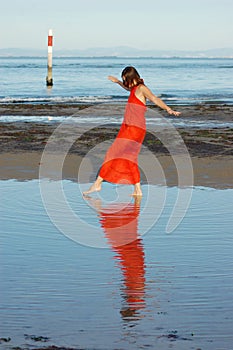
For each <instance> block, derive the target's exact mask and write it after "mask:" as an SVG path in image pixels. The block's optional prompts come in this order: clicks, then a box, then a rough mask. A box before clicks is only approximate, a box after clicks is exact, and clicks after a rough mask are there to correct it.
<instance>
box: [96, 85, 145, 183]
mask: <svg viewBox="0 0 233 350" xmlns="http://www.w3.org/2000/svg"><path fill="white" fill-rule="evenodd" d="M136 90H137V86H134V87H133V88H132V90H131V91H130V96H129V99H128V102H127V105H126V108H125V114H124V120H123V123H122V125H121V128H120V130H119V133H118V135H117V137H116V139H115V141H114V142H113V144H112V145H111V147H110V148H109V150H108V151H107V153H106V156H105V159H104V163H103V165H102V167H101V169H100V172H99V176H101V177H102V178H103V179H104V180H105V181H108V182H112V183H116V184H133V185H134V184H136V183H138V182H140V172H139V169H138V154H139V152H140V149H141V145H142V142H143V140H144V137H145V133H146V122H145V111H146V106H145V104H144V103H143V102H142V101H140V100H139V99H138V98H137V97H136V96H135V92H136Z"/></svg>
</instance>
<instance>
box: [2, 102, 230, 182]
mask: <svg viewBox="0 0 233 350" xmlns="http://www.w3.org/2000/svg"><path fill="white" fill-rule="evenodd" d="M87 107H89V105H78V106H77V105H60V104H57V105H48V104H46V105H43V104H40V105H28V104H11V105H7V104H5V105H1V106H0V115H2V116H4V115H17V116H21V115H22V116H25V115H29V116H59V115H63V116H71V115H74V114H75V113H77V112H78V111H80V110H84V109H85V108H87ZM112 108H113V109H114V111H116V110H117V108H118V107H117V106H115V107H112ZM175 108H176V109H178V110H180V111H181V112H182V117H185V118H189V119H192V118H194V117H195V119H197V118H200V120H201V119H205V120H212V121H214V120H216V121H222V122H229V121H230V122H231V121H233V106H227V105H197V106H176V107H175ZM102 112H103V109H102V110H101V113H102ZM164 115H165V114H164ZM58 125H59V124H58V123H51V124H49V123H47V124H46V123H43V122H42V123H40V122H19V121H18V122H12V123H6V122H5V123H0V142H1V149H0V166H1V173H0V179H12V178H13V179H19V180H29V179H36V178H38V173H39V166H40V159H41V155H42V153H43V150H44V147H45V145H46V143H47V141H48V139H49V137H50V136H51V134H52V133H53V131H54V130H55V129H56V128H57V126H58ZM118 130H119V125H114V126H111V125H105V126H98V127H94V128H92V129H91V130H89V131H88V132H83V133H82V126H80V127H79V134H80V135H81V137H78V138H77V140H76V141H75V142H74V144H73V146H72V147H71V149H70V150H69V153H68V155H67V157H66V160H65V163H64V167H63V178H64V179H72V180H77V173H78V169H79V165H80V164H81V162H82V159H83V158H84V157H85V156H86V154H87V153H88V152H89V151H90V150H91V149H92V148H93V147H94V146H96V145H97V144H99V143H101V142H104V141H108V140H112V139H114V138H115V136H116V135H117V132H118ZM83 131H85V129H83ZM177 131H178V132H179V134H180V135H181V137H182V139H183V140H184V143H185V145H186V146H187V149H188V152H189V155H190V156H191V159H192V164H193V169H194V185H196V186H207V187H208V186H209V187H218V188H231V187H233V178H232V172H233V129H231V128H230V127H222V128H214V127H212V128H205V129H203V128H201V129H198V128H195V127H192V128H191V127H185V128H184V127H182V128H177ZM143 145H144V146H145V148H146V149H148V150H149V151H150V152H152V153H153V154H154V155H156V158H157V159H158V161H159V162H160V164H161V166H162V168H163V169H164V172H165V175H166V180H167V184H168V185H169V186H174V185H177V175H176V169H175V167H174V164H173V160H172V158H171V156H170V155H169V152H168V150H167V149H166V148H165V147H164V146H163V144H162V143H161V142H160V141H159V140H158V139H156V138H155V137H152V135H151V134H150V133H149V132H148V133H147V135H146V137H145V140H144V143H143ZM146 157H147V155H146V154H145V152H143V149H142V151H141V153H140V158H139V160H140V161H141V162H142V163H144V162H147V158H146ZM98 162H99V164H98ZM100 164H101V160H100V159H98V158H97V159H96V164H95V166H96V167H97V168H98V166H99V165H100ZM150 181H151V182H152V183H153V184H160V183H161V181H162V179H160V178H155V179H154V180H150ZM142 182H147V179H145V178H143V176H142Z"/></svg>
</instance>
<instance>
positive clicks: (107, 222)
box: [88, 198, 145, 320]
mask: <svg viewBox="0 0 233 350" xmlns="http://www.w3.org/2000/svg"><path fill="white" fill-rule="evenodd" d="M88 199H89V200H90V201H91V203H92V205H93V207H94V208H95V209H96V210H97V212H98V215H99V220H100V224H101V227H102V229H103V231H104V234H105V237H106V238H107V240H108V243H109V245H110V247H111V249H112V250H113V251H114V252H115V253H116V255H115V259H116V261H117V263H118V264H117V265H118V266H120V268H121V271H122V275H123V287H122V296H123V299H124V301H125V303H124V305H123V307H122V309H121V315H122V318H123V319H124V320H135V319H139V318H141V317H142V316H141V315H140V310H141V309H143V308H144V307H145V299H144V294H145V257H144V250H143V244H142V240H141V238H140V237H139V236H138V217H139V214H140V199H138V198H135V199H134V203H111V204H110V205H108V206H106V207H103V206H102V203H101V200H99V199H93V198H88Z"/></svg>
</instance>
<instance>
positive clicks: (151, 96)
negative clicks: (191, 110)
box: [140, 85, 180, 117]
mask: <svg viewBox="0 0 233 350" xmlns="http://www.w3.org/2000/svg"><path fill="white" fill-rule="evenodd" d="M140 87H141V89H140V92H141V93H142V95H143V96H144V97H145V98H146V99H148V100H150V101H151V102H153V103H154V104H156V105H157V106H159V107H160V108H161V109H164V110H165V111H167V113H168V114H171V115H175V116H176V117H178V116H179V115H180V112H176V111H174V110H173V109H171V108H170V107H168V106H167V105H166V103H164V102H163V101H162V100H161V99H160V98H159V97H157V96H155V95H154V94H153V93H152V92H151V91H150V89H148V87H147V86H145V85H141V86H140Z"/></svg>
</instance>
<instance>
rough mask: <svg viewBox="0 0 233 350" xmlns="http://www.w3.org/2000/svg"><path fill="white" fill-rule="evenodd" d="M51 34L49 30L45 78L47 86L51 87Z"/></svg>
mask: <svg viewBox="0 0 233 350" xmlns="http://www.w3.org/2000/svg"><path fill="white" fill-rule="evenodd" d="M52 69H53V32H52V29H49V35H48V75H47V77H46V84H47V86H53V76H52Z"/></svg>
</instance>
